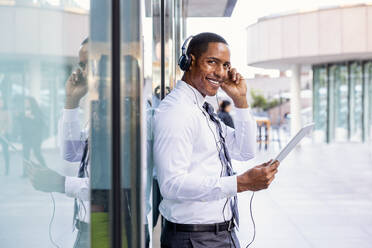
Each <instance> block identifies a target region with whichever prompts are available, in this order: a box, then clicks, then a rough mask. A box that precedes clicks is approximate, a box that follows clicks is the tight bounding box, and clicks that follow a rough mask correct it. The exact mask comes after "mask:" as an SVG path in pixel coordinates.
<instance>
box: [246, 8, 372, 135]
mask: <svg viewBox="0 0 372 248" xmlns="http://www.w3.org/2000/svg"><path fill="white" fill-rule="evenodd" d="M371 29H372V6H371V5H368V4H359V5H350V6H334V7H327V8H320V9H316V10H311V11H302V12H294V13H286V14H283V15H282V14H278V15H271V16H267V17H263V18H260V19H259V20H258V21H257V23H255V24H252V25H250V26H249V27H247V47H248V49H247V61H248V65H250V66H255V67H260V68H267V69H280V70H291V72H292V79H291V127H292V131H293V132H294V131H296V130H298V129H299V128H300V126H301V125H302V124H303V123H301V118H300V111H301V109H300V108H299V106H300V104H299V103H300V101H301V97H300V90H301V84H300V81H301V73H302V72H304V71H310V72H312V74H313V76H312V78H313V80H312V81H313V85H312V89H313V119H314V122H315V123H316V126H315V130H314V139H315V140H317V141H323V142H332V141H366V140H368V139H370V138H371V137H372V135H371V130H372V128H371V126H372V111H371V108H372V95H371V88H372V74H371V72H372V71H371V59H372V32H370V30H371Z"/></svg>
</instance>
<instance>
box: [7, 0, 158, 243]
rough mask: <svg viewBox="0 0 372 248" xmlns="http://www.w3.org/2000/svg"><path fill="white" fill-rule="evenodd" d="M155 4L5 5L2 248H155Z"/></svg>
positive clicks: (74, 0)
mask: <svg viewBox="0 0 372 248" xmlns="http://www.w3.org/2000/svg"><path fill="white" fill-rule="evenodd" d="M113 2H115V3H116V4H117V3H119V2H120V7H119V8H116V9H115V6H113V5H112V4H111V3H113ZM144 2H145V1H134V0H122V1H101V0H91V1H89V0H69V1H55V0H50V1H48V0H44V1H25V0H23V1H21V0H10V1H0V32H1V34H6V35H3V36H2V39H0V144H1V146H0V149H1V150H0V186H1V188H2V190H1V192H0V200H1V204H0V211H1V213H0V220H1V224H0V230H1V231H0V246H1V247H7V248H12V247H41V248H42V247H48V248H49V247H75V246H76V245H77V246H76V247H99V248H105V247H144V246H145V244H146V242H147V243H149V242H150V237H149V234H150V232H149V231H148V232H147V236H146V235H145V229H146V227H148V226H149V223H148V220H147V219H146V218H145V214H148V213H149V211H150V210H151V204H148V206H147V208H146V210H145V203H149V202H150V193H149V192H150V191H151V183H149V184H146V183H147V182H152V169H149V170H148V177H146V176H144V177H143V175H146V174H145V172H144V171H145V170H144V167H145V165H146V156H145V153H146V147H145V145H146V143H145V141H146V140H145V137H146V136H144V135H143V134H144V132H145V131H146V130H145V128H144V127H145V126H146V125H144V124H145V122H144V121H145V119H146V118H145V115H144V104H143V99H144V97H143V95H142V92H143V85H144V80H143V64H144V62H143V60H142V58H143V38H142V24H143V23H142V19H141V18H142V10H143V9H142V8H143V7H144V6H143V5H144ZM113 9H114V10H117V11H116V12H113ZM9 20H14V21H13V22H9ZM114 24H115V25H114ZM115 28H116V29H115ZM112 29H114V30H117V31H118V32H112ZM113 34H116V35H113ZM117 34H120V35H117ZM149 39H150V41H151V40H152V39H151V37H150V38H149ZM150 53H151V52H150ZM113 54H114V55H115V56H113ZM150 59H151V57H150ZM148 81H149V82H151V79H150V80H148ZM150 89H151V87H150ZM150 92H151V91H150ZM146 185H149V187H148V188H146V189H147V191H145V186H146ZM145 192H146V194H145ZM150 230H151V229H150Z"/></svg>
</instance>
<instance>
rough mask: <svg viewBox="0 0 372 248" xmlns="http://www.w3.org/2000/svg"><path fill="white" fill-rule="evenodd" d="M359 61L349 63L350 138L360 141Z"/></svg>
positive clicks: (360, 71) (361, 93) (360, 81)
mask: <svg viewBox="0 0 372 248" xmlns="http://www.w3.org/2000/svg"><path fill="white" fill-rule="evenodd" d="M362 76H363V75H362V66H361V63H359V62H355V63H352V64H351V65H350V101H351V102H350V110H351V111H350V140H351V141H362V134H363V80H362Z"/></svg>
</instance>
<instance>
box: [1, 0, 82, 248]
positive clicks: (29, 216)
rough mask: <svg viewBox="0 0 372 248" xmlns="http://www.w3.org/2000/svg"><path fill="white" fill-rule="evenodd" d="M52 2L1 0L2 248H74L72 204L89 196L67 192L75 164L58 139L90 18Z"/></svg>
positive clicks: (77, 165) (74, 176)
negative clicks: (62, 150)
mask: <svg viewBox="0 0 372 248" xmlns="http://www.w3.org/2000/svg"><path fill="white" fill-rule="evenodd" d="M52 2H53V1H25V0H24V1H21V0H9V1H0V16H2V17H4V16H5V17H6V18H9V20H13V21H12V22H2V23H1V24H0V25H1V29H2V30H3V33H4V34H6V35H3V36H2V43H1V48H2V49H1V52H0V143H1V154H0V159H1V160H3V159H4V163H1V166H0V187H1V188H2V190H1V192H0V200H1V203H2V204H0V219H1V223H0V230H1V236H0V246H1V247H41V248H43V247H48V248H49V247H73V245H74V243H75V241H76V239H77V237H76V233H77V232H76V231H75V232H73V229H74V228H73V215H74V198H78V199H80V200H88V198H87V196H89V194H82V195H79V193H78V192H77V191H78V190H76V189H77V188H75V187H71V188H70V189H73V190H71V191H69V190H68V187H67V186H66V185H70V186H71V185H72V184H68V183H67V181H69V179H68V177H69V178H74V179H77V174H78V169H79V162H80V161H77V160H76V159H75V160H70V162H66V160H69V159H67V157H62V156H61V154H60V151H59V148H60V146H59V143H58V140H59V141H61V139H57V133H58V132H59V131H61V126H59V125H58V123H59V120H60V123H63V121H64V120H66V119H65V118H64V117H65V115H64V112H65V111H63V108H64V106H65V103H66V102H65V96H66V92H65V84H66V82H67V81H68V79H69V76H70V75H71V73H72V72H73V71H75V72H76V69H77V67H78V62H79V60H80V58H79V56H78V51H79V47H80V45H81V42H82V40H83V39H84V37H86V36H88V33H87V30H88V26H87V23H88V14H87V9H85V11H73V10H71V9H70V10H68V11H67V10H66V9H65V7H66V8H67V6H64V7H63V8H54V7H53V6H52V4H51V3H52ZM54 2H56V1H54ZM58 2H60V3H62V2H66V1H58ZM69 2H70V3H71V4H73V3H77V4H79V3H81V1H77V0H76V1H69ZM25 5H27V8H25ZM71 6H72V5H70V7H71ZM76 6H77V5H76ZM35 20H37V21H35ZM62 20H63V25H61V24H62ZM45 24H48V25H45ZM20 30H22V32H20ZM66 30H68V31H69V30H74V32H73V33H68V34H67V33H66ZM46 37H47V38H46ZM66 99H67V97H66ZM76 113H77V114H76V118H77V119H78V120H79V121H80V119H84V117H81V116H80V113H79V110H76ZM61 117H63V118H61ZM80 117H81V118H80ZM67 119H68V118H67ZM85 122H86V121H82V123H85ZM62 126H63V125H62ZM77 133H78V136H79V140H80V138H81V137H80V130H78V132H77ZM62 143H63V142H62ZM62 153H63V152H62ZM71 158H72V157H70V159H71ZM71 161H73V162H71ZM74 179H72V180H74ZM70 181H71V180H70ZM65 183H66V184H65ZM88 187H89V185H88ZM75 191H76V192H75ZM55 192H58V193H55ZM74 192H75V193H76V194H75V193H74ZM84 197H85V198H84ZM80 220H83V221H87V220H86V219H85V217H84V218H82V219H80Z"/></svg>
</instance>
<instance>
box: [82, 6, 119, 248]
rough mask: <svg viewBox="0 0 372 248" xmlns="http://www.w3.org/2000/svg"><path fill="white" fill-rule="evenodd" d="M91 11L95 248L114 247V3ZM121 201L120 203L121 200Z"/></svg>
mask: <svg viewBox="0 0 372 248" xmlns="http://www.w3.org/2000/svg"><path fill="white" fill-rule="evenodd" d="M90 5H91V10H90V35H89V36H90V40H91V44H90V50H89V51H90V53H89V62H90V68H91V70H90V71H89V95H88V96H89V99H88V101H87V102H88V106H89V109H90V111H89V116H90V138H89V139H90V140H89V141H90V143H89V144H90V154H91V156H90V161H91V169H90V182H91V191H90V193H91V202H90V209H91V211H90V216H91V226H90V230H91V235H90V236H91V247H92V248H108V247H111V236H112V235H111V233H112V230H111V226H110V223H111V221H112V218H110V216H111V213H112V202H113V199H112V197H110V196H111V193H112V181H111V178H112V173H111V172H112V169H111V168H112V145H111V144H112V95H111V91H112V83H111V82H112V81H111V68H112V66H111V65H112V63H111V61H112V56H111V49H112V46H111V42H112V40H111V21H110V20H111V18H112V13H111V8H112V6H111V1H101V0H92V1H91V3H90ZM118 200H120V199H118Z"/></svg>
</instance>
